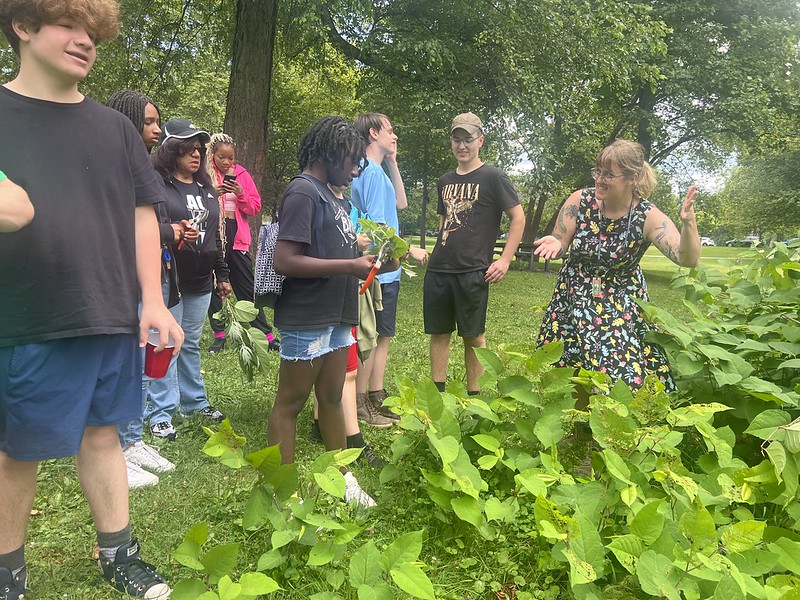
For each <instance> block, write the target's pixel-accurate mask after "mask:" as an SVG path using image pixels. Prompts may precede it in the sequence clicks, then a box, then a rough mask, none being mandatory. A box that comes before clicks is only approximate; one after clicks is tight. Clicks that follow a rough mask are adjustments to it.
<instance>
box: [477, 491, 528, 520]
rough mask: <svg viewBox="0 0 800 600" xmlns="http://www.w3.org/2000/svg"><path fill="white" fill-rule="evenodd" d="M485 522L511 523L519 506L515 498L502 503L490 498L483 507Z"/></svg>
mask: <svg viewBox="0 0 800 600" xmlns="http://www.w3.org/2000/svg"><path fill="white" fill-rule="evenodd" d="M483 512H484V513H486V520H487V521H497V522H506V523H513V522H514V519H515V518H516V516H517V513H518V512H519V504H518V503H517V500H516V499H515V498H513V497H512V498H506V499H505V500H503V501H502V502H501V501H500V500H498V499H497V498H495V497H494V496H492V497H491V498H488V499H487V500H486V504H484V506H483Z"/></svg>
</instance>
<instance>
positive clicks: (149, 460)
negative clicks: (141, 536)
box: [106, 90, 179, 488]
mask: <svg viewBox="0 0 800 600" xmlns="http://www.w3.org/2000/svg"><path fill="white" fill-rule="evenodd" d="M106 106H108V107H109V108H113V109H114V110H116V111H117V112H120V113H122V114H123V115H125V116H126V117H128V119H130V121H131V122H132V123H133V125H134V126H135V127H136V131H138V132H139V133H140V134H141V136H142V141H143V142H144V145H145V148H147V151H148V152H151V151H152V149H153V147H154V146H156V145H157V144H158V138H159V136H160V135H161V112H160V111H159V110H158V106H156V105H155V103H154V102H153V101H152V100H151V99H150V98H148V97H147V96H145V95H144V94H143V93H141V92H137V91H135V90H120V91H118V92H116V93H114V94H113V95H112V96H111V97H110V98H109V99H108V102H106ZM153 208H154V209H155V211H156V218H157V219H158V229H159V234H160V237H161V293H162V295H163V297H164V303H165V304H166V305H167V307H168V308H171V307H172V306H174V305H175V304H177V303H178V297H179V293H178V279H177V275H176V273H177V271H176V269H175V264H174V261H173V260H172V255H171V253H170V251H169V246H170V244H171V243H172V241H173V239H174V230H173V228H172V225H171V224H170V220H169V213H168V212H167V208H166V205H165V204H164V202H156V203H155V204H154V205H153ZM165 250H166V252H165ZM151 381H152V379H151V378H150V377H148V376H147V375H145V374H144V373H142V411H141V414H139V416H137V418H135V419H133V420H132V421H130V422H129V423H127V424H125V425H120V426H119V441H120V444H122V452H123V454H124V455H125V467H126V469H127V471H128V487H129V488H138V487H146V486H151V485H156V484H157V483H158V475H156V474H155V473H151V472H150V471H157V472H159V473H164V472H167V471H172V470H173V469H174V468H175V465H174V464H173V463H171V462H170V461H168V460H167V459H166V458H164V457H163V456H161V454H160V453H159V451H158V449H157V448H156V447H155V446H151V445H150V444H146V443H145V442H144V439H142V430H143V422H144V410H145V406H146V405H147V394H148V390H149V388H150V382H151Z"/></svg>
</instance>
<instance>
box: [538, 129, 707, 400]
mask: <svg viewBox="0 0 800 600" xmlns="http://www.w3.org/2000/svg"><path fill="white" fill-rule="evenodd" d="M592 176H593V177H594V180H595V187H592V188H586V189H584V190H578V191H576V192H574V193H573V194H572V195H571V196H570V197H569V198H568V199H567V201H566V202H565V203H564V206H563V207H562V208H561V211H560V212H559V214H558V220H557V223H556V226H555V228H554V230H553V234H552V235H548V236H545V237H543V238H541V239H539V240H537V241H536V242H534V244H535V245H536V246H537V248H536V250H535V253H536V254H537V255H538V256H541V257H543V258H545V259H552V258H557V257H560V256H563V255H564V254H566V252H567V250H569V256H568V257H567V259H566V260H565V261H564V266H563V267H562V269H561V272H560V273H559V275H558V281H557V282H556V288H555V291H554V293H553V298H552V300H551V301H550V305H549V306H548V307H547V311H546V313H545V316H544V319H543V321H542V328H541V330H540V332H539V339H538V343H539V344H547V343H549V342H554V341H557V340H563V342H564V354H563V355H562V357H561V361H560V366H572V367H576V368H577V367H583V368H585V369H588V370H590V371H600V372H603V373H608V374H609V375H610V376H611V378H612V379H613V380H614V381H617V380H618V379H622V380H623V381H624V382H625V383H627V384H628V385H629V386H630V387H631V388H633V389H636V388H639V387H641V385H642V384H643V383H644V378H645V376H646V375H648V374H650V373H655V374H656V375H657V376H658V378H659V379H660V380H661V381H662V382H663V383H664V385H665V387H666V389H667V390H668V391H672V390H674V389H675V383H674V382H673V380H672V376H671V374H670V368H669V363H668V362H667V358H666V355H665V354H664V351H663V350H662V349H661V348H660V347H659V346H657V345H655V344H651V343H649V342H646V341H645V340H644V336H645V334H646V333H647V331H648V326H647V323H645V322H644V319H643V318H642V315H641V311H640V309H639V306H638V305H637V304H636V302H635V301H636V300H637V299H641V300H648V296H647V284H646V283H645V280H644V276H643V275H642V269H641V267H640V266H639V261H640V260H641V258H642V255H643V254H644V253H645V250H647V248H648V247H649V246H650V244H653V245H655V246H656V248H658V249H659V250H660V251H661V252H662V253H663V254H664V255H665V256H666V257H667V258H669V259H670V260H672V261H673V262H674V263H676V264H678V265H680V266H683V267H693V266H695V265H697V263H698V261H699V259H700V237H699V236H698V233H697V223H696V221H695V213H694V201H695V198H696V196H697V190H696V189H695V187H694V186H690V187H689V190H688V192H687V193H686V198H685V199H684V200H683V203H682V205H681V212H680V219H681V223H682V226H681V230H680V231H678V229H677V228H676V227H675V224H674V223H673V222H672V220H671V219H670V218H669V217H667V216H666V215H665V214H664V213H663V212H661V211H660V210H659V209H658V208H657V207H656V206H655V205H654V204H652V203H651V202H649V201H648V200H647V198H648V196H649V195H650V194H651V193H652V191H653V189H654V188H655V183H656V182H655V173H654V171H653V169H652V167H651V166H650V165H649V164H648V163H647V161H645V159H644V150H643V148H642V146H641V145H639V144H637V143H635V142H630V141H627V140H617V141H615V142H614V143H613V144H611V145H610V146H607V147H606V148H604V149H603V151H602V152H601V153H600V155H599V156H598V157H597V161H596V163H595V168H594V169H593V170H592Z"/></svg>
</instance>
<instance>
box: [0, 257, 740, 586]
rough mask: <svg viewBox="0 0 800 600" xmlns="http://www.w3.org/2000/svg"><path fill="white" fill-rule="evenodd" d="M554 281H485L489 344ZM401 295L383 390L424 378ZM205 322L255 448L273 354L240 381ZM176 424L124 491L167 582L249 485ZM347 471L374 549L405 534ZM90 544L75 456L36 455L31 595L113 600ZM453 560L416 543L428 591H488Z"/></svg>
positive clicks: (224, 528) (677, 308) (191, 426)
mask: <svg viewBox="0 0 800 600" xmlns="http://www.w3.org/2000/svg"><path fill="white" fill-rule="evenodd" d="M737 251H739V250H738V249H732V248H704V249H703V252H704V255H706V256H708V257H709V262H711V260H713V261H714V262H717V260H718V259H720V258H730V257H733V256H735V255H736V253H737ZM643 266H644V268H645V272H646V277H647V280H648V282H649V288H650V294H651V298H652V299H653V301H654V302H655V303H656V304H658V305H659V306H662V307H664V308H666V309H668V310H670V311H672V312H673V313H675V314H677V315H680V314H683V313H684V311H685V310H686V309H685V308H684V307H683V305H682V300H681V297H680V294H678V293H677V292H675V291H673V290H671V289H669V279H670V277H671V276H672V274H673V273H674V271H675V268H676V267H675V266H674V265H672V263H670V262H669V261H668V260H667V259H665V258H664V257H662V256H661V255H660V254H658V253H657V252H655V251H653V250H652V249H651V250H650V251H648V253H647V255H646V257H645V259H644V260H643ZM554 282H555V272H551V273H543V272H533V273H529V272H527V271H524V270H513V269H512V270H511V271H510V272H509V273H508V275H507V277H506V278H505V280H504V281H503V282H501V283H500V284H498V285H496V286H494V287H493V289H492V292H491V297H490V305H489V317H488V326H487V329H488V333H487V341H488V345H489V347H496V346H497V345H498V344H501V343H506V344H513V345H531V344H532V343H533V342H534V340H535V337H536V335H537V333H538V329H539V323H540V320H541V315H542V309H543V308H544V306H545V305H546V304H547V302H548V301H549V299H550V294H551V293H552V289H553V285H554ZM400 298H401V305H400V308H399V315H398V331H397V337H396V339H395V340H394V342H393V344H392V348H391V354H390V362H389V369H388V374H387V380H386V381H387V387H389V388H390V390H391V389H392V388H393V381H394V379H395V377H396V376H398V375H407V376H409V377H411V378H412V379H418V378H419V377H421V376H426V375H428V356H427V352H428V340H427V337H426V336H425V335H424V334H423V327H422V310H421V308H422V277H421V273H420V276H419V277H416V278H414V279H413V280H410V281H409V280H404V281H403V284H402V291H401V296H400ZM208 331H210V330H208ZM208 331H207V333H206V336H205V338H204V340H203V342H202V348H203V351H204V352H203V368H204V373H205V380H206V385H207V387H208V392H209V396H210V399H211V402H212V403H213V404H214V405H215V406H216V407H217V408H219V409H220V410H222V411H223V412H224V413H225V414H226V415H227V416H228V417H229V418H230V420H231V422H232V423H233V426H234V428H235V429H236V430H237V431H238V432H239V433H240V434H242V435H244V436H246V437H247V439H248V444H247V449H246V451H254V450H257V449H259V448H261V447H263V446H265V445H266V423H267V419H268V416H269V411H270V406H271V403H272V401H273V398H274V395H275V389H276V384H277V366H278V357H277V356H272V357H271V364H270V369H269V374H268V375H259V377H258V379H257V380H256V382H254V383H252V384H248V383H246V382H244V381H243V379H242V377H241V375H240V371H239V366H238V364H237V360H236V357H235V355H234V353H233V352H231V351H230V350H228V351H225V352H223V353H221V354H217V355H209V354H206V353H205V349H206V348H207V347H208V345H209V344H210V342H211V336H210V333H209V332H208ZM462 364H463V360H462V349H461V344H460V342H458V343H456V342H455V341H454V344H453V359H452V360H451V372H450V377H451V378H463V376H464V371H463V366H462ZM309 425H310V411H309V410H306V411H305V412H304V413H303V415H302V416H301V420H300V422H299V424H298V448H297V450H298V451H297V455H298V462H299V463H301V464H302V463H306V464H307V463H309V462H310V460H311V459H312V458H313V457H314V456H316V455H317V454H318V453H320V452H321V451H322V447H321V446H319V445H317V444H313V443H311V442H309V441H308V435H307V434H308V430H309ZM178 429H179V437H178V440H177V441H175V442H171V443H170V442H166V443H161V444H160V447H161V450H162V453H163V454H164V456H166V457H167V458H169V459H170V460H172V461H173V462H175V463H176V465H177V469H176V470H175V471H174V472H172V473H169V474H165V475H163V476H162V477H161V482H160V484H159V485H158V486H156V487H152V488H145V489H139V490H133V491H132V492H131V512H132V515H131V522H132V526H133V531H134V535H135V536H138V537H139V539H140V541H141V542H142V547H143V557H144V558H145V559H146V560H148V561H151V562H154V563H155V564H156V565H157V566H158V567H159V569H160V570H161V571H162V573H163V574H164V575H165V576H166V577H167V578H168V579H169V580H171V581H175V580H177V579H179V578H186V577H189V576H190V575H191V572H190V571H189V569H187V568H184V567H182V566H181V565H179V564H178V563H176V562H175V561H174V560H172V559H171V556H170V555H171V553H172V552H173V551H174V549H175V548H176V547H177V546H178V545H179V544H180V543H181V541H182V540H183V536H184V534H185V533H186V531H187V530H188V529H189V527H191V526H192V525H193V524H195V523H197V522H199V521H206V522H207V523H208V524H209V529H210V532H211V536H212V540H211V541H212V543H213V544H218V543H222V542H224V541H226V540H227V541H240V540H241V539H242V536H241V534H240V532H239V531H238V526H237V525H235V522H236V520H237V519H240V517H241V511H242V508H243V503H244V501H245V500H246V499H247V495H248V492H249V490H250V487H251V485H252V481H251V480H250V479H249V476H248V475H246V474H244V472H243V471H242V472H239V471H234V470H231V469H229V468H226V467H223V466H221V465H220V464H219V463H218V462H217V461H216V460H214V459H211V458H209V457H207V456H205V455H204V454H203V453H202V452H201V448H202V447H203V444H204V443H205V440H206V436H205V434H204V433H203V432H202V430H201V429H200V427H199V423H198V422H196V421H193V420H188V421H183V422H180V423H179V424H178ZM393 435H394V434H393V433H392V431H391V430H389V431H388V432H387V431H385V430H384V431H379V432H376V431H373V430H367V431H365V437H367V438H368V439H369V440H370V441H371V442H372V443H373V445H374V447H375V449H376V450H377V451H378V452H379V453H380V454H382V455H383V456H385V457H386V456H388V455H389V445H390V444H391V441H392V438H393ZM354 470H355V472H356V473H357V476H358V477H359V480H360V481H361V483H362V485H363V487H364V488H365V489H367V490H368V491H369V492H370V493H371V494H373V496H374V497H375V498H376V500H377V502H378V507H377V508H376V509H373V511H372V512H371V513H370V519H372V520H374V529H373V531H372V534H371V535H372V536H373V539H375V541H376V543H378V546H379V547H380V544H381V543H388V542H389V541H391V540H392V539H393V538H394V537H396V536H397V535H398V534H399V533H401V532H405V531H408V529H406V528H404V525H405V523H404V520H405V519H407V517H406V516H404V515H403V514H398V513H397V512H396V511H395V508H396V505H397V503H396V502H395V499H394V498H391V497H385V496H383V495H382V494H381V488H380V485H379V483H378V477H377V473H375V472H371V471H367V470H366V469H365V468H361V467H356V468H355V469H354ZM0 493H2V490H0ZM410 493H416V491H415V490H411V491H410ZM419 493H424V492H419ZM365 535H366V534H365ZM246 539H247V541H245V542H244V544H243V548H242V552H241V554H240V564H239V566H240V567H241V568H242V569H243V570H248V569H254V568H255V565H254V564H248V565H244V564H243V562H244V561H243V560H242V558H241V557H242V556H244V557H247V558H248V559H250V560H252V557H256V558H257V557H258V556H259V555H260V554H261V552H263V551H265V550H266V548H263V547H256V546H257V545H258V544H259V543H260V542H258V541H257V538H256V537H253V538H249V539H248V538H246ZM258 539H260V538H258ZM94 543H95V534H94V527H93V524H92V519H91V516H90V514H89V511H88V509H87V507H86V504H85V502H84V500H83V498H82V496H81V493H80V486H79V484H78V480H77V477H76V472H75V466H74V460H71V459H70V460H59V461H50V462H47V463H45V464H43V465H42V466H41V469H40V474H39V491H38V495H37V497H36V501H35V505H34V514H33V516H32V518H31V523H30V529H29V535H28V543H27V550H26V552H27V562H28V571H29V574H30V583H31V586H32V589H33V591H34V593H35V594H36V597H37V598H39V599H40V600H41V599H48V600H51V599H52V600H55V599H59V600H63V599H69V600H71V599H105V598H119V597H120V595H119V594H118V593H116V592H114V591H113V590H112V589H111V588H110V587H109V586H107V584H105V583H104V582H103V581H102V579H101V577H100V575H99V573H98V569H97V566H96V564H95V563H94V562H93V561H92V560H91V553H92V547H93V545H94ZM248 544H251V545H252V546H253V547H248ZM480 552H482V550H481V549H478V550H477V551H476V558H477V559H478V560H479V561H480V560H482V557H481V556H480V555H479V554H480ZM461 558H463V556H455V557H453V556H452V555H450V556H438V557H436V556H433V557H432V556H430V555H428V554H426V551H425V550H423V556H422V560H424V561H425V562H426V563H427V564H428V565H430V566H431V569H430V571H429V572H428V575H429V576H430V578H431V579H432V581H433V582H434V585H435V586H437V587H436V589H437V593H442V595H443V596H445V597H448V598H463V597H472V598H477V597H486V598H488V597H490V596H489V594H488V591H487V593H486V595H485V596H480V595H469V594H468V593H467V592H466V591H461V589H460V588H459V585H460V582H459V581H457V580H456V579H454V578H455V577H457V576H456V575H453V574H451V573H450V571H451V569H450V568H449V566H450V565H449V563H448V562H447V561H457V560H460V559H461ZM465 589H467V588H465ZM316 591H319V590H318V589H316V590H315V589H310V590H309V589H304V588H303V582H302V581H300V582H298V587H297V588H296V589H295V590H294V591H293V592H292V593H286V594H285V595H284V596H277V595H276V596H275V597H286V598H306V597H308V596H310V595H311V594H313V593H314V592H316ZM491 597H494V596H493V595H492V596H491Z"/></svg>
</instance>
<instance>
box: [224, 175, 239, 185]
mask: <svg viewBox="0 0 800 600" xmlns="http://www.w3.org/2000/svg"><path fill="white" fill-rule="evenodd" d="M222 183H223V184H224V183H231V184H233V183H236V175H231V174H230V173H226V174H225V175H223V176H222Z"/></svg>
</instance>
